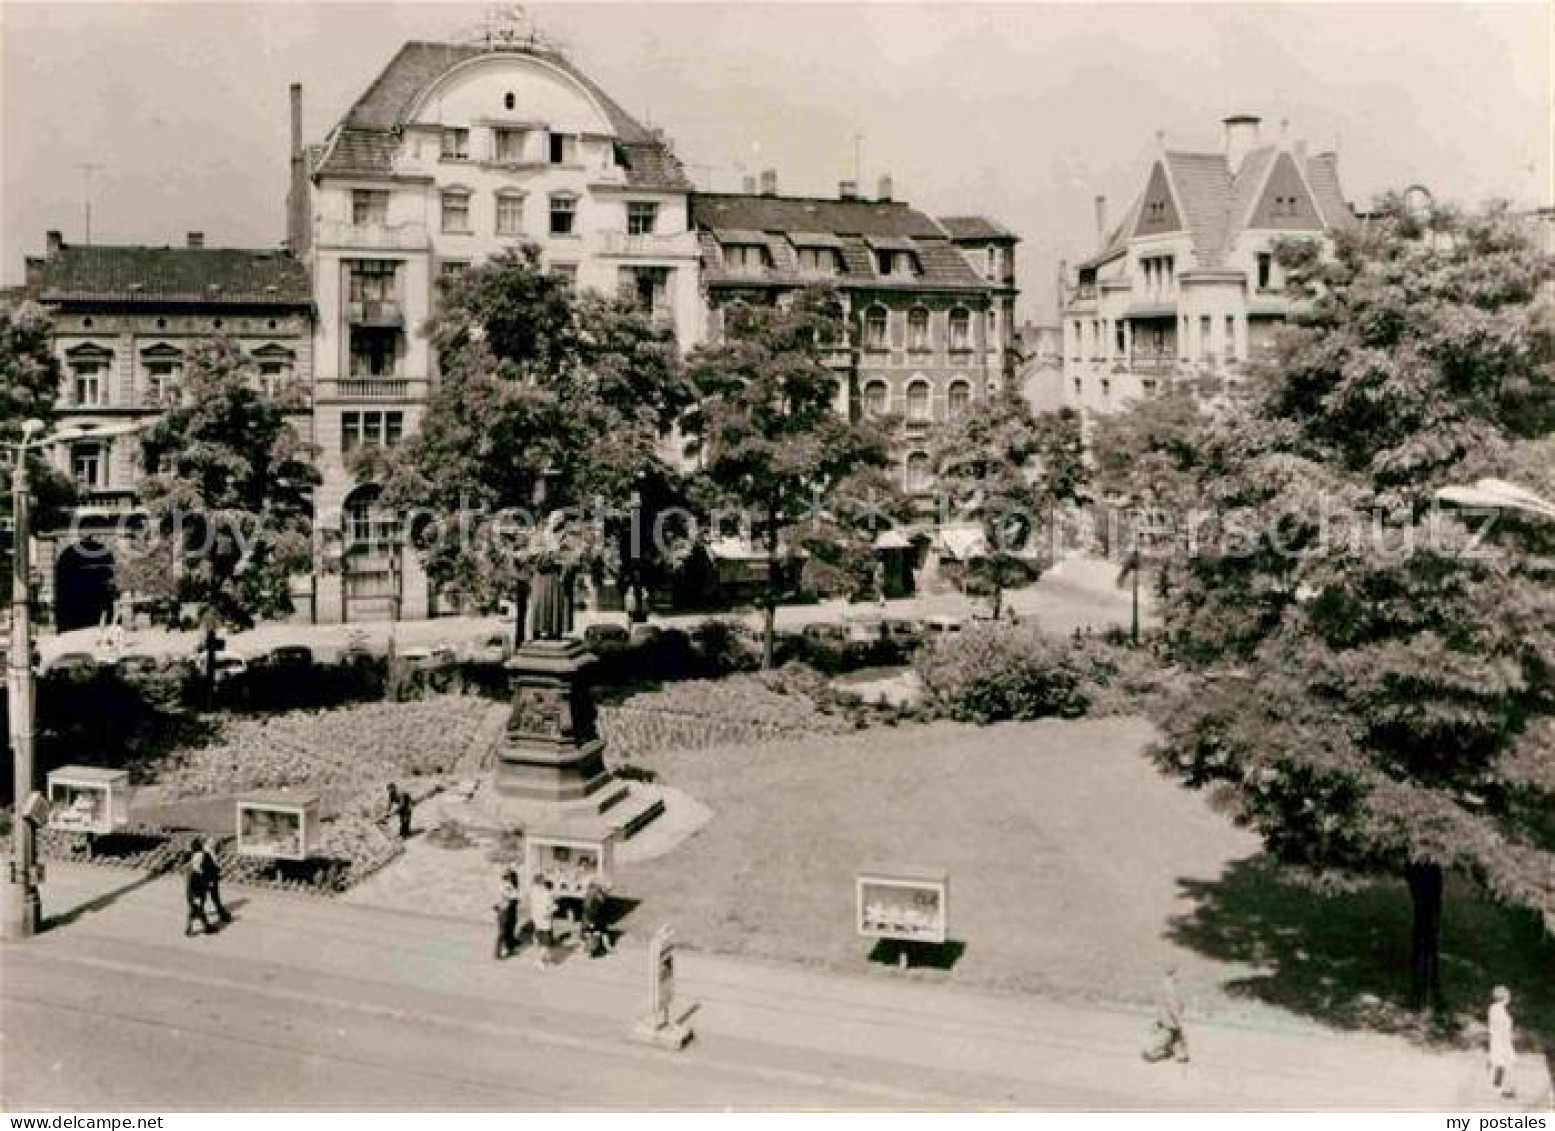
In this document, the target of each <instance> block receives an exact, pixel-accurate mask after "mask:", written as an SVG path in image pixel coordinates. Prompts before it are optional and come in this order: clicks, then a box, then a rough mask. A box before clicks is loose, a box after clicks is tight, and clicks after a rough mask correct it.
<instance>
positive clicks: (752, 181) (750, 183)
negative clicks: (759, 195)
mask: <svg viewBox="0 0 1555 1131" xmlns="http://www.w3.org/2000/svg"><path fill="white" fill-rule="evenodd" d="M744 191H745V195H746V196H755V195H756V178H755V177H754V176H748V177H746V178H745V184H744Z"/></svg>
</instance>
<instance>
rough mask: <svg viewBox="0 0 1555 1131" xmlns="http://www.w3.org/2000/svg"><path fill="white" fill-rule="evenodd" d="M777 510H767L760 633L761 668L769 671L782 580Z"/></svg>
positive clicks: (774, 656) (775, 633)
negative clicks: (763, 609) (764, 592)
mask: <svg viewBox="0 0 1555 1131" xmlns="http://www.w3.org/2000/svg"><path fill="white" fill-rule="evenodd" d="M777 552H778V529H777V509H776V508H775V507H769V508H768V510H767V609H766V615H765V618H764V623H763V625H762V631H761V666H762V667H763V668H765V669H770V668H771V667H772V665H773V663H774V661H775V660H776V658H777V656H776V653H777V603H778V589H779V587H780V585H781V583H782V578H781V576H780V574H779V571H778V556H777Z"/></svg>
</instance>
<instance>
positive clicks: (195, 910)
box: [184, 856, 211, 938]
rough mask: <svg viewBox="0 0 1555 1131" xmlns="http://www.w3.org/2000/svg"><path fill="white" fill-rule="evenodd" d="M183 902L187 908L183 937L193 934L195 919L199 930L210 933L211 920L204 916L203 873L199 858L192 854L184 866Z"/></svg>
mask: <svg viewBox="0 0 1555 1131" xmlns="http://www.w3.org/2000/svg"><path fill="white" fill-rule="evenodd" d="M184 903H185V905H186V908H187V917H186V918H185V919H184V938H189V937H190V936H191V935H193V934H194V924H195V921H196V920H198V921H199V924H200V930H201V932H202V933H204V934H207V935H208V934H210V933H211V922H210V920H209V919H207V918H206V917H205V873H204V872H202V871H201V870H200V862H199V859H198V858H197V857H193V856H191V857H190V858H189V862H188V863H187V864H186V865H185V866H184Z"/></svg>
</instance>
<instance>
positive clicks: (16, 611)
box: [4, 420, 43, 939]
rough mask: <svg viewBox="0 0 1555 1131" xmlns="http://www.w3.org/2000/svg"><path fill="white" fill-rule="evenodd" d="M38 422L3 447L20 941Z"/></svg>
mask: <svg viewBox="0 0 1555 1131" xmlns="http://www.w3.org/2000/svg"><path fill="white" fill-rule="evenodd" d="M42 430H43V424H42V422H41V421H37V420H29V421H27V423H26V424H24V425H23V426H22V438H21V440H20V441H18V442H17V443H15V444H13V445H9V446H10V447H11V448H12V449H13V450H14V451H15V453H16V464H15V466H14V467H12V469H11V508H12V515H13V519H14V522H15V532H14V535H13V537H14V543H13V547H12V551H13V557H12V564H11V663H10V667H11V670H10V680H9V681H8V693H9V700H8V703H9V708H10V716H11V792H12V795H13V804H12V806H11V870H10V875H9V876H8V877H7V881H8V882H7V883H6V891H5V895H6V899H5V922H4V928H5V929H4V934H5V937H6V938H8V939H25V938H30V937H31V936H33V935H35V934H37V932H38V924H39V922H40V921H41V919H42V907H43V901H42V899H41V897H40V896H39V894H38V871H37V840H36V832H35V830H34V828H33V819H32V817H31V816H30V815H29V813H28V810H29V808H30V806H29V804H28V803H29V802H30V800H31V798H32V792H33V757H32V753H33V751H32V746H33V707H34V698H33V682H32V555H31V552H30V546H29V542H30V541H31V530H30V529H29V527H30V525H31V524H30V522H29V521H28V519H29V515H28V508H29V505H30V490H31V488H30V484H29V483H28V482H27V450H28V447H29V446H30V445H29V441H30V439H31V437H32V436H33V435H34V434H35V433H37V432H41V431H42Z"/></svg>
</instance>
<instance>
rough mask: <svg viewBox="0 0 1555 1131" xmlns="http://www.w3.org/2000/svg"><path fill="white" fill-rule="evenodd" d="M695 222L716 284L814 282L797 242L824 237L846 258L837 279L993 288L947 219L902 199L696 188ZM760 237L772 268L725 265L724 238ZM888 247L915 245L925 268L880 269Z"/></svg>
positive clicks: (878, 284) (886, 284) (847, 283)
mask: <svg viewBox="0 0 1555 1131" xmlns="http://www.w3.org/2000/svg"><path fill="white" fill-rule="evenodd" d="M691 223H692V225H693V226H694V227H695V228H696V229H697V232H698V234H699V236H700V240H701V246H702V267H703V272H704V278H705V279H706V280H707V281H708V282H710V283H714V284H717V283H729V284H738V285H752V284H755V285H761V284H769V285H770V284H777V285H783V286H796V285H800V284H802V283H805V282H813V281H814V280H813V279H809V278H807V277H804V276H802V275H801V274H800V273H799V268H798V257H797V255H796V254H795V251H794V248H795V247H799V246H805V247H814V246H819V245H820V244H821V242H822V238H824V241H825V246H832V247H835V248H836V249H837V253H838V256H839V258H840V259H841V261H842V273H841V274H839V275H837V276H836V277H835V278H834V280H833V281H834V282H835V283H836V284H837V285H838V286H843V287H847V286H859V285H867V286H870V287H881V288H887V287H889V288H896V287H900V288H905V289H913V288H917V289H936V288H937V289H946V290H966V291H972V290H979V291H980V290H987V289H988V287H989V284H988V282H987V280H985V279H984V278H983V277H982V276H981V275H979V274H978V273H977V272H976V271H975V270H973V268H972V265H971V264H970V263H969V262H967V258H966V255H965V254H963V252H962V251H961V249H960V248H958V247H957V246H956V245H955V244H954V243H952V242H951V241H950V239H949V234H948V233H947V232H946V230H945V228H944V227H943V226H942V225H941V224H939V223H936V222H935V221H934V220H933V219H932V218H931V217H929V216H927V215H925V214H924V213H922V212H919V211H918V210H917V209H915V208H913V207H911V206H910V205H908V204H905V203H903V202H901V201H871V200H835V199H826V198H819V197H784V196H748V195H744V194H735V193H693V194H692V196H691ZM758 236H759V237H760V241H761V242H763V243H764V244H765V245H766V246H767V247H768V249H769V251H770V254H771V256H772V267H771V269H770V270H769V271H768V272H766V273H765V274H763V275H759V276H751V275H748V274H741V273H733V272H728V271H726V270H725V269H724V261H723V254H722V250H721V247H722V245H723V244H725V243H751V242H755V240H754V238H755V237H758ZM884 249H891V250H904V251H911V252H912V254H913V255H914V256H915V257H916V258H917V262H918V267H919V270H920V271H921V274H918V275H916V276H913V277H911V278H903V277H899V276H882V275H880V274H878V273H877V271H876V262H875V256H874V254H873V252H874V251H875V250H884Z"/></svg>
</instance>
